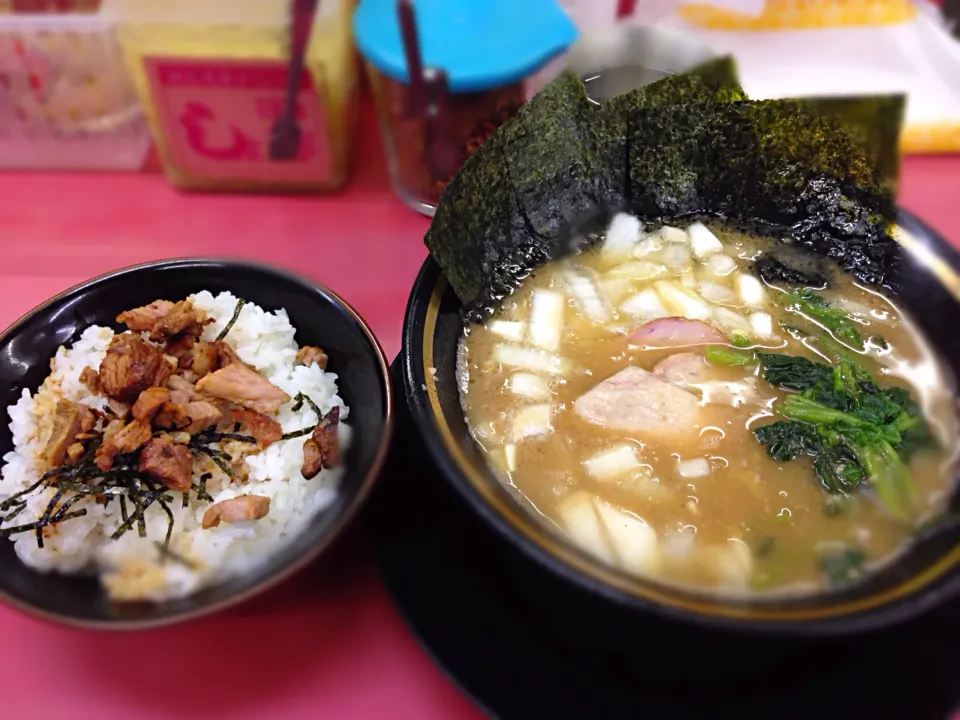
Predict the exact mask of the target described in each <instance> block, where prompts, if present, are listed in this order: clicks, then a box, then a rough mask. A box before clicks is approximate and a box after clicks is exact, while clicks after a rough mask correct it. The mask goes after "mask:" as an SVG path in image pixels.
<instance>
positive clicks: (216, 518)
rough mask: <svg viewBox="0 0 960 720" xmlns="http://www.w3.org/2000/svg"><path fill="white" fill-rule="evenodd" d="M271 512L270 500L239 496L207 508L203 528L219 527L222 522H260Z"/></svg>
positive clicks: (257, 496)
mask: <svg viewBox="0 0 960 720" xmlns="http://www.w3.org/2000/svg"><path fill="white" fill-rule="evenodd" d="M268 512H270V498H268V497H264V496H263V495H238V496H237V497H234V498H230V499H229V500H221V501H220V502H218V503H214V504H213V505H211V506H210V507H208V508H207V511H206V512H205V513H204V514H203V520H202V521H201V527H203V529H204V530H207V529H209V528H215V527H217V526H218V525H219V524H220V522H221V521H222V522H225V523H235V522H241V521H243V520H259V519H260V518H262V517H266V515H267V513H268Z"/></svg>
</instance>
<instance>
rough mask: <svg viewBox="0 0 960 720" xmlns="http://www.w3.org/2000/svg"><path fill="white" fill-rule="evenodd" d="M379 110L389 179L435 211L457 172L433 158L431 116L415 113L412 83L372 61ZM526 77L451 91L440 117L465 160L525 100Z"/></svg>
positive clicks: (406, 196)
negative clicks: (438, 164)
mask: <svg viewBox="0 0 960 720" xmlns="http://www.w3.org/2000/svg"><path fill="white" fill-rule="evenodd" d="M368 72H369V77H370V84H371V86H372V88H373V93H374V99H375V102H376V106H377V113H378V115H379V117H380V126H381V129H382V132H383V139H384V146H385V150H386V154H387V164H388V168H389V172H390V180H391V182H392V183H393V188H394V191H395V192H396V193H397V195H398V196H399V197H400V199H401V200H403V202H404V203H406V204H407V205H408V206H409V207H411V208H413V209H414V210H417V211H418V212H421V213H423V214H424V215H433V211H434V209H435V208H436V206H437V202H438V201H439V200H440V195H441V193H443V190H444V188H445V187H446V186H447V183H449V182H450V180H452V179H453V176H454V174H455V173H450V172H449V171H444V170H443V169H441V168H438V167H436V165H435V163H432V162H431V158H430V155H429V154H428V148H427V143H428V135H429V129H428V127H427V119H426V117H424V116H422V115H421V116H412V115H411V114H410V113H409V112H408V108H409V107H410V106H411V98H410V95H411V92H410V85H409V84H407V83H403V82H400V81H398V80H394V79H392V78H390V77H388V76H386V75H384V74H382V73H380V72H378V71H377V70H376V69H375V68H373V67H372V66H368ZM524 92H525V91H524V83H523V82H515V83H512V84H510V85H507V86H505V87H500V88H493V89H490V90H483V91H477V92H461V93H450V94H449V95H448V96H447V102H446V103H445V105H444V107H443V110H442V111H443V113H444V117H443V118H441V120H442V123H443V131H444V133H445V137H446V141H448V142H450V143H451V144H452V145H453V146H454V148H456V150H457V151H458V153H459V154H460V156H461V157H462V158H463V160H464V161H465V160H466V159H467V158H468V157H470V155H472V154H473V152H474V151H475V150H476V149H477V148H478V147H480V145H482V144H483V142H484V141H485V140H486V139H487V138H488V137H490V136H491V135H492V134H493V133H494V131H495V130H496V129H497V128H498V127H500V126H501V125H502V124H503V123H505V122H506V121H507V120H509V119H510V118H512V117H513V116H514V115H515V114H516V113H517V110H519V109H520V106H521V105H522V104H523V102H524V99H525V95H524Z"/></svg>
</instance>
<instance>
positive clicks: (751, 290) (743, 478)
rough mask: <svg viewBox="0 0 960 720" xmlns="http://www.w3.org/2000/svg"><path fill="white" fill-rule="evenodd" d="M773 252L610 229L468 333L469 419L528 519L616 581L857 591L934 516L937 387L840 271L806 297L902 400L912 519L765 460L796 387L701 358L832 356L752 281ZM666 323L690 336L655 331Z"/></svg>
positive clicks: (951, 420)
mask: <svg viewBox="0 0 960 720" xmlns="http://www.w3.org/2000/svg"><path fill="white" fill-rule="evenodd" d="M617 223H619V225H617ZM703 230H707V232H706V233H704V232H702V231H703ZM710 231H712V232H710ZM718 241H719V242H718ZM771 248H772V244H771V242H770V241H769V240H766V239H762V238H755V237H752V236H747V235H743V234H739V233H737V232H734V231H732V230H729V229H726V228H724V227H722V226H719V225H711V226H710V227H709V229H708V228H706V227H704V226H702V225H698V226H696V227H695V228H694V229H693V230H691V231H690V232H687V231H685V230H683V229H682V228H671V227H667V228H663V229H659V230H657V231H653V232H643V230H642V229H640V227H639V224H638V222H637V221H636V219H634V218H630V217H629V216H625V215H620V216H618V217H617V218H616V219H615V220H614V223H613V225H612V226H611V228H610V229H609V231H608V234H607V237H606V239H605V240H604V241H603V242H602V243H600V244H599V245H598V249H593V250H590V251H587V252H585V253H582V254H579V255H576V256H573V257H570V258H566V259H563V260H558V261H554V262H552V263H549V264H547V265H546V266H544V267H542V268H540V269H539V270H537V271H536V272H534V273H533V274H532V275H531V276H530V277H529V278H528V279H527V280H526V281H525V282H524V283H523V285H522V286H521V287H520V288H519V289H518V290H517V291H516V292H515V293H514V294H513V295H512V296H510V297H509V298H507V299H506V300H505V301H504V302H503V304H502V307H501V308H500V310H499V312H498V313H497V315H496V316H495V317H494V318H492V319H491V320H490V321H488V322H487V323H485V324H484V325H477V326H472V327H471V328H470V329H469V331H468V332H467V333H466V334H465V336H464V338H463V339H462V341H461V346H460V354H459V368H458V375H459V382H460V390H461V398H462V403H463V407H464V411H465V414H466V420H467V423H468V425H469V427H470V428H471V431H472V433H473V435H474V437H475V439H476V441H477V442H478V443H479V445H480V446H481V447H482V448H483V450H484V452H485V454H486V457H487V459H488V462H489V464H490V465H491V467H492V468H494V470H495V471H496V473H497V474H498V476H499V477H500V478H501V479H502V481H503V482H504V483H505V484H506V485H507V486H508V487H509V488H511V489H512V490H514V491H515V492H516V493H517V494H518V496H519V497H520V498H521V500H522V501H523V502H524V503H525V504H527V505H528V506H529V508H530V509H531V511H532V512H535V513H538V514H539V515H541V516H542V517H543V518H545V519H546V520H547V521H549V522H551V523H553V524H555V525H556V526H557V527H558V528H559V529H560V530H561V531H563V532H564V533H566V534H567V535H568V537H569V538H570V539H572V540H573V541H574V542H575V543H576V544H578V545H579V546H581V548H582V549H583V550H585V551H586V552H588V553H590V554H592V555H594V556H595V557H597V558H599V559H601V560H603V561H605V562H607V563H610V564H612V565H614V566H618V567H620V568H622V569H624V570H627V571H629V572H632V573H638V574H641V575H646V576H653V577H655V578H657V579H660V580H663V581H666V582H669V583H673V584H679V585H681V586H686V587H692V588H698V589H706V590H711V591H717V592H733V593H738V594H742V593H749V592H768V593H770V592H778V593H805V592H812V591H818V590H821V589H823V588H826V587H829V586H831V585H836V584H838V583H842V582H845V581H853V580H856V579H857V578H859V577H861V576H862V575H863V574H864V573H865V572H868V571H869V570H871V569H874V568H876V567H877V566H879V565H880V564H883V563H884V562H887V561H889V560H890V559H891V558H892V557H894V556H895V555H896V554H897V553H898V552H900V551H901V550H902V549H903V548H904V547H905V546H906V545H907V544H908V543H909V541H910V538H911V536H912V534H913V532H914V530H915V528H916V527H917V526H918V525H919V524H920V523H922V522H924V521H926V520H928V519H930V518H931V517H933V516H935V515H936V514H938V513H940V512H942V511H943V509H944V507H945V504H946V502H947V500H948V496H949V492H950V489H951V485H952V478H953V469H954V468H953V462H952V457H951V453H952V449H953V443H954V438H956V437H957V420H956V417H955V415H954V411H953V406H952V392H951V389H950V386H949V384H948V381H947V378H946V377H945V376H944V374H943V372H942V370H941V368H940V366H939V363H938V362H937V361H936V360H935V359H934V357H933V356H932V354H931V351H930V349H929V348H928V347H927V345H926V343H925V341H924V339H923V338H922V336H921V335H919V334H918V333H917V331H916V330H915V329H914V327H913V325H912V323H911V322H910V320H909V318H908V317H906V316H905V315H904V314H903V312H902V310H900V309H899V308H898V307H897V306H896V305H895V304H894V303H893V302H892V301H891V300H890V299H888V298H886V297H884V296H883V295H882V294H880V293H878V292H876V291H875V290H872V289H867V288H866V287H862V286H860V285H858V284H857V283H856V282H855V281H854V280H852V279H851V278H850V277H849V276H847V275H845V274H843V273H841V272H839V271H838V270H836V269H828V272H829V275H828V281H829V284H828V287H827V289H823V290H817V292H816V295H817V296H818V297H819V298H821V299H822V300H824V301H825V303H827V304H828V306H829V307H832V308H834V309H835V310H841V311H843V313H846V317H848V318H849V320H850V322H851V323H853V324H854V325H855V327H856V328H857V330H858V331H859V333H860V334H861V335H862V337H863V338H864V339H865V341H864V344H863V349H862V350H859V351H855V350H854V349H852V348H850V347H845V348H844V349H845V350H846V351H849V352H850V353H855V355H854V356H855V359H856V360H857V362H858V363H859V364H860V365H862V367H863V368H864V369H865V370H866V371H867V372H869V373H870V375H871V376H872V377H873V379H874V380H875V382H876V384H877V385H879V386H881V387H883V388H888V387H895V386H899V387H903V388H906V389H908V390H909V391H910V393H911V395H912V397H913V399H914V400H916V401H917V402H918V403H919V405H920V407H921V408H922V409H923V415H924V416H925V418H926V421H927V423H928V425H929V429H930V433H931V434H932V435H933V436H934V437H935V438H936V439H937V440H936V442H935V443H932V444H931V447H928V448H926V449H923V450H921V451H918V452H916V453H914V454H913V455H912V456H911V457H910V458H909V460H908V462H907V463H906V466H907V469H908V470H909V472H910V475H911V476H912V481H913V483H914V486H915V502H914V504H913V506H912V507H911V511H910V515H909V517H908V518H906V519H904V518H902V517H901V518H898V517H895V515H894V514H893V513H891V512H890V510H889V509H888V508H887V507H886V506H885V505H884V504H883V503H882V502H880V500H879V499H878V497H877V494H876V493H874V492H873V491H872V490H871V489H870V485H869V483H866V482H865V483H863V485H862V487H860V488H857V489H856V490H855V491H851V492H849V493H843V492H841V493H831V492H827V491H826V490H825V489H824V488H823V487H821V484H820V483H819V482H818V478H817V476H816V475H815V473H814V470H813V465H812V463H811V460H810V458H808V457H805V456H802V455H801V456H800V457H797V458H795V459H793V460H792V461H789V462H784V461H780V460H775V459H773V458H772V457H770V456H769V455H768V452H767V448H766V447H765V446H764V445H762V444H761V443H760V442H758V440H757V438H756V437H755V435H754V433H753V430H754V429H756V428H758V427H760V426H762V425H765V424H769V423H771V422H772V421H774V420H775V419H780V418H777V417H775V416H776V415H777V410H776V408H777V407H779V406H780V404H781V403H782V402H783V401H784V400H786V398H787V397H788V396H789V395H791V394H792V392H791V391H789V390H784V389H781V388H778V387H774V386H773V385H771V384H770V383H768V382H767V381H766V380H765V379H764V376H763V373H762V369H761V366H760V365H759V364H758V363H756V362H748V363H746V364H742V365H734V366H729V365H726V366H725V365H723V364H715V363H711V362H708V361H707V360H706V359H705V352H707V347H708V345H707V344H706V343H707V342H709V347H710V348H711V349H710V351H709V352H711V353H717V352H719V353H720V359H721V360H722V359H723V355H722V354H723V352H724V351H731V352H732V353H734V355H733V356H732V357H733V358H734V359H735V360H736V358H737V357H738V355H737V354H739V357H743V356H747V357H749V356H750V354H751V353H752V351H753V350H756V349H758V348H760V349H764V351H765V352H770V353H780V354H787V355H791V356H800V357H806V358H809V359H811V360H813V361H816V362H818V363H822V364H833V363H834V362H835V361H836V359H837V357H840V356H838V355H836V353H835V352H834V353H827V352H824V347H830V348H832V349H833V350H834V351H835V350H836V349H837V347H841V346H838V345H837V344H836V341H837V338H835V337H833V336H831V337H829V338H827V339H824V338H825V336H826V335H827V333H826V332H825V328H824V327H823V326H822V324H821V323H819V322H818V321H815V320H813V319H811V318H810V317H808V316H806V315H804V314H802V313H799V312H796V311H792V310H790V309H788V307H789V306H788V305H786V304H785V303H784V302H782V299H783V298H782V297H778V295H779V294H780V293H782V292H783V291H784V288H780V287H777V286H773V285H765V284H762V283H761V282H760V281H758V280H756V278H755V276H754V275H753V274H752V272H751V268H752V266H753V262H754V261H756V260H757V259H758V258H759V257H761V256H762V255H763V254H764V253H765V251H768V250H770V249H771ZM782 248H783V246H782V245H778V247H777V254H778V256H780V255H782V252H783V249H782ZM792 264H793V266H799V267H801V268H802V267H803V258H802V257H801V256H800V255H799V254H797V255H796V256H795V257H794V258H793V259H792ZM821 270H822V268H821ZM785 287H786V286H785ZM791 287H795V286H791ZM678 317H686V318H688V319H689V320H692V321H694V322H693V323H682V324H679V325H677V324H674V325H670V323H676V321H675V320H667V321H664V318H678ZM705 328H706V329H705ZM704 332H705V333H706V334H705V335H703V334H702V333H704ZM698 333H701V334H700V335H698ZM717 333H719V339H718V337H717ZM878 336H879V337H878ZM881 337H882V339H880V338H881ZM868 338H869V339H868ZM831 340H833V341H834V342H833V343H832V344H829V343H830V341H831ZM884 341H885V342H884ZM828 344H829V345H828ZM665 345H669V347H664V346H665ZM735 345H736V346H739V347H734V346H735ZM711 357H716V355H712V356H711ZM633 368H639V369H640V370H639V371H638V370H634V369H633ZM643 371H646V372H643ZM611 378H615V379H614V380H610V379H611ZM605 382H606V384H604V383H605ZM645 413H646V414H645ZM838 564H839V565H838ZM838 568H839V569H838ZM838 572H839V579H838Z"/></svg>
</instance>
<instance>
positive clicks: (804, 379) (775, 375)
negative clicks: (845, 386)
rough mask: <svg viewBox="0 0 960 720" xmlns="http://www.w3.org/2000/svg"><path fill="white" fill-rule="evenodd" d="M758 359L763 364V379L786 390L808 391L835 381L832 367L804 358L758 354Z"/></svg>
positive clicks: (776, 354) (777, 354)
mask: <svg viewBox="0 0 960 720" xmlns="http://www.w3.org/2000/svg"><path fill="white" fill-rule="evenodd" d="M757 359H758V360H759V361H760V362H761V363H762V364H763V379H764V380H766V381H767V382H768V383H770V384H771V385H775V386H776V387H781V388H784V389H785V390H798V391H799V390H806V389H808V388H812V387H813V386H814V385H817V384H818V383H825V382H832V380H833V369H832V368H831V367H830V366H828V365H821V364H820V363H815V362H812V361H810V360H807V359H806V358H804V357H797V356H795V355H781V354H779V353H761V352H758V353H757Z"/></svg>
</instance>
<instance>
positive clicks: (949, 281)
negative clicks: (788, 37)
mask: <svg viewBox="0 0 960 720" xmlns="http://www.w3.org/2000/svg"><path fill="white" fill-rule="evenodd" d="M899 225H900V230H901V232H898V233H897V235H898V240H900V242H901V245H902V246H903V248H904V250H905V252H904V253H903V262H902V264H901V269H900V285H901V291H900V293H899V298H900V301H901V303H902V304H903V306H904V307H905V308H906V309H907V310H908V311H910V312H911V314H912V316H913V317H914V318H915V319H916V321H917V322H918V323H919V325H920V327H921V329H922V330H923V332H924V333H926V335H927V337H928V338H930V339H931V340H932V341H933V343H934V344H935V346H936V347H937V349H938V350H939V352H940V353H941V354H942V356H943V358H944V361H945V362H946V364H947V367H948V368H949V369H950V370H951V371H952V373H953V374H954V376H960V367H958V366H960V336H958V335H956V334H955V333H954V332H953V331H952V328H954V327H956V326H957V325H958V324H960V300H958V299H960V275H958V273H960V254H958V253H957V251H956V250H954V249H953V248H952V247H950V245H949V244H948V243H947V242H946V241H945V240H944V239H943V238H941V237H939V236H938V235H937V234H936V233H934V232H933V231H932V230H930V229H929V228H928V227H926V226H925V225H923V224H922V223H920V222H919V221H918V220H917V219H916V218H913V217H912V216H911V215H909V214H907V213H902V214H901V217H900V222H899ZM459 310H460V303H459V301H458V300H457V298H456V296H455V295H454V293H453V291H452V290H451V289H450V287H449V286H448V285H447V283H446V280H445V279H444V278H443V275H442V273H441V271H440V268H439V266H438V265H436V263H434V262H433V261H432V260H431V259H428V260H427V261H426V262H425V264H424V266H423V267H422V269H421V272H420V275H419V276H418V278H417V281H416V283H415V285H414V288H413V291H412V293H411V296H410V301H409V304H408V306H407V314H406V318H405V324H404V336H403V358H402V360H403V365H404V367H403V370H404V385H405V391H406V394H407V401H408V404H409V406H410V410H411V413H412V415H413V417H414V420H415V422H416V424H417V426H418V428H419V431H420V434H421V436H422V438H423V439H424V443H425V445H426V447H427V448H428V450H429V452H430V454H431V455H432V457H433V459H434V461H435V462H436V463H437V465H438V466H439V468H440V470H441V471H442V473H443V474H444V476H445V477H446V478H447V479H448V481H449V482H451V483H452V484H453V486H454V487H456V488H457V490H458V491H460V493H461V494H462V495H463V497H464V498H465V499H466V500H467V501H468V502H469V503H470V505H471V506H472V507H473V508H474V510H475V511H476V512H478V513H479V514H480V516H481V517H482V518H483V519H484V520H485V521H486V522H487V523H488V524H490V525H492V526H493V527H494V528H496V529H497V530H498V531H499V532H500V533H501V534H502V535H503V536H504V537H505V538H506V539H507V540H508V541H509V542H510V543H511V544H512V545H513V546H514V547H515V548H518V549H519V550H521V551H522V552H523V553H525V554H526V555H528V556H530V557H532V558H533V559H534V560H536V561H537V562H539V563H541V564H542V565H544V566H546V567H547V568H548V569H549V570H551V571H553V572H554V573H555V574H557V575H559V576H560V577H561V578H563V579H565V580H567V581H569V582H571V583H574V584H576V585H578V586H580V587H581V588H582V589H584V590H586V591H588V592H590V593H592V594H595V595H598V596H601V597H604V598H606V599H608V600H610V601H612V602H614V603H616V604H618V605H621V606H626V607H630V608H634V609H637V610H644V611H653V612H655V613H658V614H660V615H662V616H664V617H670V618H673V619H675V620H679V621H684V622H688V621H689V622H695V623H701V624H706V625H709V626H712V627H715V628H718V629H749V630H756V631H772V632H778V633H790V634H824V635H827V634H842V633H850V632H860V631H865V630H869V629H872V628H875V627H880V626H884V625H889V624H893V623H896V622H899V621H902V620H904V619H907V618H909V617H912V616H914V615H917V614H919V613H922V612H924V611H926V610H928V609H930V608H932V607H934V606H936V605H938V604H939V603H940V602H942V601H943V600H944V599H945V598H947V597H952V596H955V595H956V594H957V592H958V591H960V524H957V523H952V524H944V526H943V527H942V528H940V529H939V530H937V531H936V532H932V533H930V534H929V536H927V537H925V538H924V539H922V540H920V541H918V542H917V543H915V545H914V546H913V547H912V548H911V549H910V551H909V552H908V553H907V554H906V555H905V556H904V557H902V558H901V559H899V560H898V561H897V562H895V563H892V564H891V565H889V566H888V567H887V568H886V569H884V570H882V571H880V572H877V573H875V574H873V575H871V576H870V577H869V578H868V579H867V580H866V581H864V582H863V583H861V584H859V585H856V586H854V587H852V588H850V589H849V590H847V591H844V592H837V593H826V594H821V595H816V596H812V597H804V598H793V599H777V600H770V599H760V598H757V599H744V600H736V601H733V600H729V599H726V600H722V599H719V598H717V597H711V596H709V595H706V594H698V593H694V592H688V591H683V590H679V589H676V588H672V587H669V586H665V585H663V584H660V583H657V582H655V581H653V580H649V579H643V578H639V577H636V576H632V575H630V574H627V573H624V572H621V571H619V570H616V569H613V568H610V567H607V566H604V565H602V564H600V563H598V562H597V561H595V560H593V559H592V558H591V557H589V556H588V555H587V554H585V553H584V552H582V551H581V550H579V549H578V548H576V547H574V546H573V545H572V544H570V543H569V542H567V541H566V540H565V539H564V538H563V537H562V536H561V535H560V534H559V533H557V532H556V530H555V529H552V528H550V527H549V526H548V525H547V524H546V523H541V522H540V521H538V520H537V519H536V518H535V517H534V516H533V515H532V514H530V513H528V512H527V511H526V510H524V508H523V507H522V506H521V505H520V503H518V502H517V500H516V498H515V497H514V496H513V495H512V494H511V493H509V492H508V491H507V490H506V489H505V487H504V486H503V485H502V484H501V483H500V482H498V480H497V479H496V477H495V476H494V475H493V473H492V472H491V471H490V470H489V468H488V466H487V464H486V462H485V460H484V457H483V455H482V453H481V451H480V448H479V447H478V445H477V444H476V443H475V442H474V440H473V439H472V437H471V436H470V433H469V430H468V428H467V426H466V422H465V420H464V417H463V410H462V408H461V405H460V398H459V391H458V385H457V382H456V378H455V372H456V350H457V343H458V341H459V339H460V337H461V334H462V332H463V322H462V320H461V317H460V314H459ZM958 500H960V498H958V496H957V493H954V495H953V497H952V499H951V506H950V510H951V513H953V512H956V511H957V509H958V506H960V502H958Z"/></svg>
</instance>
